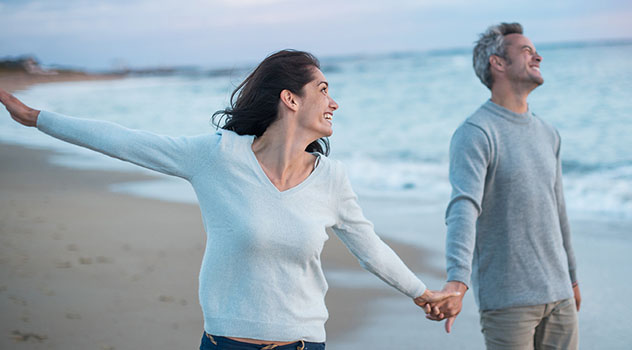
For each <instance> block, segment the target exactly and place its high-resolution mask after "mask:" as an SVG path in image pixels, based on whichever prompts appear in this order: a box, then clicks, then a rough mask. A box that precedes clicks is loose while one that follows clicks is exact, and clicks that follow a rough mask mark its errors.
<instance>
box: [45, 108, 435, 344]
mask: <svg viewBox="0 0 632 350" xmlns="http://www.w3.org/2000/svg"><path fill="white" fill-rule="evenodd" d="M37 128H38V129H39V130H41V131H43V132H44V133H46V134H49V135H51V136H53V137H56V138H58V139H61V140H64V141H67V142H70V143H73V144H76V145H79V146H83V147H86V148H89V149H92V150H95V151H98V152H101V153H104V154H106V155H109V156H111V157H115V158H118V159H121V160H125V161H128V162H131V163H134V164H137V165H140V166H142V167H145V168H148V169H152V170H155V171H158V172H161V173H164V174H168V175H173V176H177V177H181V178H183V179H186V180H187V181H189V182H190V183H191V185H192V186H193V189H194V190H195V193H196V195H197V199H198V202H199V206H200V210H201V213H202V220H203V224H204V229H205V231H206V249H205V252H204V257H203V259H202V266H201V268H200V275H199V298H200V305H201V307H202V312H203V315H204V330H205V331H206V332H207V333H209V334H213V335H220V336H227V337H241V338H253V339H261V340H274V341H293V340H299V339H302V340H305V341H312V342H324V341H325V327H324V326H325V321H326V320H327V318H328V312H327V309H326V307H325V294H326V292H327V289H328V285H327V281H326V280H325V276H324V274H323V270H322V266H321V261H320V256H321V251H322V248H323V245H324V244H325V241H326V240H327V239H328V238H329V235H328V233H327V229H328V228H331V229H333V231H334V232H335V233H336V235H337V236H338V237H339V238H340V239H341V240H342V241H343V242H344V244H345V245H346V246H347V247H348V249H349V250H350V251H351V252H352V253H353V254H354V255H355V256H356V257H357V259H358V260H359V262H360V264H361V265H362V267H364V268H365V269H366V270H368V271H370V272H372V273H373V274H375V275H376V276H377V277H379V278H380V279H382V280H383V281H384V282H386V283H387V284H389V285H391V286H392V287H394V288H396V289H397V290H399V291H400V292H402V293H404V294H405V295H407V296H409V297H411V298H415V297H418V296H420V295H421V294H423V292H424V291H425V289H426V287H425V285H424V284H423V282H421V281H420V280H419V279H418V278H417V277H416V276H415V274H413V273H412V272H411V271H410V270H409V269H408V268H407V267H406V265H405V264H404V263H403V262H402V261H401V259H400V258H399V257H398V256H397V254H395V252H393V250H392V249H391V248H389V247H388V245H386V244H385V243H384V242H383V241H382V240H381V239H380V238H379V237H378V236H377V235H376V233H375V231H374V228H373V225H372V224H371V222H369V221H368V220H367V219H366V218H365V217H364V215H363V213H362V210H361V208H360V206H359V205H358V201H357V196H356V195H355V193H354V192H353V190H352V188H351V185H350V182H349V179H348V177H347V175H346V172H345V170H344V168H343V166H342V164H341V163H340V162H338V161H335V160H332V159H329V158H327V157H324V156H321V157H320V161H319V163H318V165H317V167H316V168H315V169H314V171H313V172H312V173H311V174H310V175H309V176H308V177H307V178H306V179H305V180H304V181H303V182H301V183H300V184H299V185H297V186H295V187H293V188H290V189H288V190H285V191H279V190H278V189H277V188H276V187H275V186H274V185H273V184H272V182H271V181H270V180H269V179H268V177H267V176H266V174H265V173H264V171H263V169H262V168H261V166H260V165H259V163H258V161H257V159H256V157H255V155H254V153H253V151H252V142H253V139H254V136H252V135H238V134H237V133H235V132H232V131H228V130H222V129H220V130H218V131H217V132H214V133H207V134H204V135H199V136H183V137H170V136H162V135H156V134H154V133H151V132H146V131H138V130H131V129H127V128H125V127H122V126H120V125H117V124H114V123H110V122H105V121H97V120H88V119H79V118H72V117H67V116H63V115H60V114H56V113H52V112H47V111H42V112H40V114H39V117H38V121H37ZM174 234H175V232H174Z"/></svg>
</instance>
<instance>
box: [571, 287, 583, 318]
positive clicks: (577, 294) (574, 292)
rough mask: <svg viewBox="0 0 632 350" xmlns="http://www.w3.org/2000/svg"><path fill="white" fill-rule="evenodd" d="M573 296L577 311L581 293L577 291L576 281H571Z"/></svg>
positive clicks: (580, 301) (580, 302)
mask: <svg viewBox="0 0 632 350" xmlns="http://www.w3.org/2000/svg"><path fill="white" fill-rule="evenodd" d="M573 296H574V297H575V306H576V307H577V311H578V312H579V307H580V306H581V304H582V294H581V293H580V292H579V284H578V283H577V282H575V283H573Z"/></svg>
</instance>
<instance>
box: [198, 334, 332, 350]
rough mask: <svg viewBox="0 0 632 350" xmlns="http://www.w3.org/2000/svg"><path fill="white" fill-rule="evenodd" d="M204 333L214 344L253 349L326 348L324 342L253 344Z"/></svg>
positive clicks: (306, 349) (301, 349) (295, 349)
mask: <svg viewBox="0 0 632 350" xmlns="http://www.w3.org/2000/svg"><path fill="white" fill-rule="evenodd" d="M204 335H205V337H206V338H208V340H210V341H211V343H213V345H216V346H221V345H228V346H230V345H233V346H239V347H240V348H243V349H253V350H310V349H324V345H325V344H324V343H314V342H307V341H303V340H299V341H297V342H294V343H290V344H285V345H277V344H252V343H246V342H241V341H237V340H233V339H230V338H227V337H223V336H217V335H211V334H208V333H206V332H204Z"/></svg>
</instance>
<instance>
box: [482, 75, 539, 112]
mask: <svg viewBox="0 0 632 350" xmlns="http://www.w3.org/2000/svg"><path fill="white" fill-rule="evenodd" d="M503 83H505V82H498V83H494V86H492V98H491V100H492V102H494V103H495V104H497V105H499V106H503V107H504V108H506V109H508V110H510V111H512V112H514V113H518V114H523V113H526V112H527V111H528V110H529V104H528V103H527V97H529V93H530V92H531V91H532V90H533V89H525V88H520V87H516V86H511V85H510V84H508V83H507V84H503Z"/></svg>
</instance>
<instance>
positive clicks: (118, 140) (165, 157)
mask: <svg viewBox="0 0 632 350" xmlns="http://www.w3.org/2000/svg"><path fill="white" fill-rule="evenodd" d="M0 102H2V103H3V104H4V105H5V107H6V108H7V110H8V111H9V113H10V114H11V117H12V118H13V119H14V120H16V121H17V122H18V123H20V124H23V125H26V126H35V127H37V128H38V129H39V130H40V131H42V132H44V133H46V134H48V135H51V136H53V137H55V138H58V139H60V140H63V141H66V142H69V143H72V144H75V145H78V146H82V147H85V148H88V149H91V150H94V151H97V152H100V153H103V154H106V155H108V156H111V157H114V158H117V159H121V160H125V161H128V162H131V163H134V164H136V165H140V166H142V167H145V168H148V169H151V170H155V171H158V172H161V173H164V174H168V175H174V176H178V177H182V178H185V179H191V178H192V177H193V176H194V175H195V174H196V173H197V172H198V171H199V169H200V167H201V166H202V165H203V164H204V156H205V155H208V153H209V152H210V151H211V150H212V149H213V148H214V146H215V145H216V144H217V142H218V140H219V136H218V135H217V134H214V133H208V134H206V135H201V136H194V137H170V136H163V135H157V134H154V133H151V132H147V131H141V130H132V129H128V128H125V127H123V126H120V125H118V124H114V123H110V122H106V121H100V120H92V119H80V118H72V117H67V116H63V115H60V114H56V113H52V112H48V111H39V110H36V109H33V108H30V107H28V106H26V105H25V104H24V103H22V102H21V101H20V100H18V99H17V98H16V97H14V96H12V95H11V94H9V93H8V92H6V91H4V90H0ZM201 158H202V159H201Z"/></svg>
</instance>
